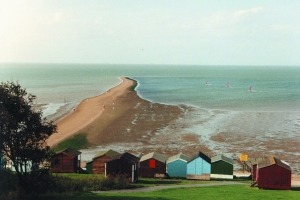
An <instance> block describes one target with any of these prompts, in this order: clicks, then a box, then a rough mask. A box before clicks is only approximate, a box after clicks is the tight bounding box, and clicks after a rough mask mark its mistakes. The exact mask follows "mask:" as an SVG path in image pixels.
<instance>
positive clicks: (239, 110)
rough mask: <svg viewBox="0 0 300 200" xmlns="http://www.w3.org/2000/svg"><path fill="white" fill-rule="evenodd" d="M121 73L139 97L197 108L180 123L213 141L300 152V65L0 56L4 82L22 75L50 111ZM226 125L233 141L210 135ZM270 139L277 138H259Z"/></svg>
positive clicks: (217, 145)
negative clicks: (87, 61) (30, 60)
mask: <svg viewBox="0 0 300 200" xmlns="http://www.w3.org/2000/svg"><path fill="white" fill-rule="evenodd" d="M120 77H130V78H133V79H135V80H136V81H137V82H138V86H137V88H136V91H137V93H138V95H139V96H140V97H141V98H144V99H146V100H149V101H152V102H156V103H162V104H170V105H187V106H190V107H191V108H193V109H191V111H190V112H188V113H186V114H185V115H184V117H182V119H180V120H179V121H178V124H184V126H183V127H184V128H182V129H180V130H178V129H177V130H176V131H179V132H182V134H185V133H191V134H198V135H200V136H201V141H202V142H203V144H205V145H206V146H208V147H209V148H210V149H213V150H215V151H217V152H226V151H227V150H228V151H229V149H233V148H235V147H234V146H233V145H236V146H240V147H242V148H243V149H244V151H250V150H251V151H253V150H254V151H255V150H256V149H257V150H258V151H269V152H270V153H272V154H277V153H281V154H286V155H289V156H290V157H291V156H296V157H297V158H298V160H299V158H300V145H299V144H300V66H247V65H244V66H221V65H219V66H205V65H201V66H200V65H199V66H197V65H193V66H191V65H131V64H127V65H125V64H124V65H121V64H39V63H1V64H0V82H6V81H13V82H18V83H19V84H20V85H21V86H22V87H23V88H26V90H27V92H28V93H31V94H34V95H36V96H37V99H36V102H35V103H36V104H37V105H40V107H41V108H42V110H43V114H44V116H45V117H47V116H51V115H53V114H55V113H57V112H58V111H59V110H60V108H62V107H65V108H68V109H72V108H73V107H74V106H76V105H77V104H78V103H79V102H80V101H81V100H83V99H85V98H88V97H91V96H96V95H99V94H102V93H104V92H105V91H107V90H108V89H110V88H112V87H113V86H115V85H117V84H119V83H120V82H121V79H120ZM165 131H172V130H170V129H165ZM228 133H230V134H231V136H232V135H233V136H234V137H236V138H238V139H237V140H235V141H234V142H232V144H228V143H225V142H220V141H215V140H212V139H211V138H212V137H213V136H216V135H222V134H224V135H226V134H228ZM283 141H285V143H284V144H282V143H283ZM266 142H272V144H273V146H270V145H267V144H266V145H260V144H262V143H266ZM289 142H290V143H291V145H290V147H286V145H287V146H289V145H288V144H289ZM249 143H253V144H252V145H247V144H249ZM283 146H285V147H283ZM269 148H271V149H269ZM297 165H298V166H297V167H298V168H300V163H299V162H298V164H297Z"/></svg>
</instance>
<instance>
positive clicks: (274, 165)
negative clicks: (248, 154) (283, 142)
mask: <svg viewBox="0 0 300 200" xmlns="http://www.w3.org/2000/svg"><path fill="white" fill-rule="evenodd" d="M252 177H254V178H255V180H254V183H253V184H252V185H255V184H257V186H258V188H264V189H280V190H289V189H291V179H292V170H291V167H290V166H289V164H288V163H286V162H284V161H282V160H280V159H278V158H275V157H273V156H271V157H268V158H265V159H263V160H261V161H260V162H258V163H256V164H253V166H252Z"/></svg>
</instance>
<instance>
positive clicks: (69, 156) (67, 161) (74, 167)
mask: <svg viewBox="0 0 300 200" xmlns="http://www.w3.org/2000/svg"><path fill="white" fill-rule="evenodd" d="M80 154H81V152H80V151H77V150H74V149H71V148H67V149H65V150H62V151H59V152H57V153H55V155H53V156H52V157H51V171H52V172H55V173H74V172H78V170H79V169H80V160H81V159H80Z"/></svg>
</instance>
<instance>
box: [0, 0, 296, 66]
mask: <svg viewBox="0 0 300 200" xmlns="http://www.w3.org/2000/svg"><path fill="white" fill-rule="evenodd" d="M0 62H46V63H47V62H50V63H117V64H118V63H122V64H196V65H208V64H209V65H300V1H299V0H0Z"/></svg>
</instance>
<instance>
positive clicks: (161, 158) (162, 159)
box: [140, 152, 167, 162]
mask: <svg viewBox="0 0 300 200" xmlns="http://www.w3.org/2000/svg"><path fill="white" fill-rule="evenodd" d="M151 158H153V159H155V160H158V161H160V162H166V160H167V159H166V157H165V156H163V155H161V154H159V153H156V152H152V153H148V154H146V155H143V156H142V157H141V159H140V162H142V161H145V160H149V159H151Z"/></svg>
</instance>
